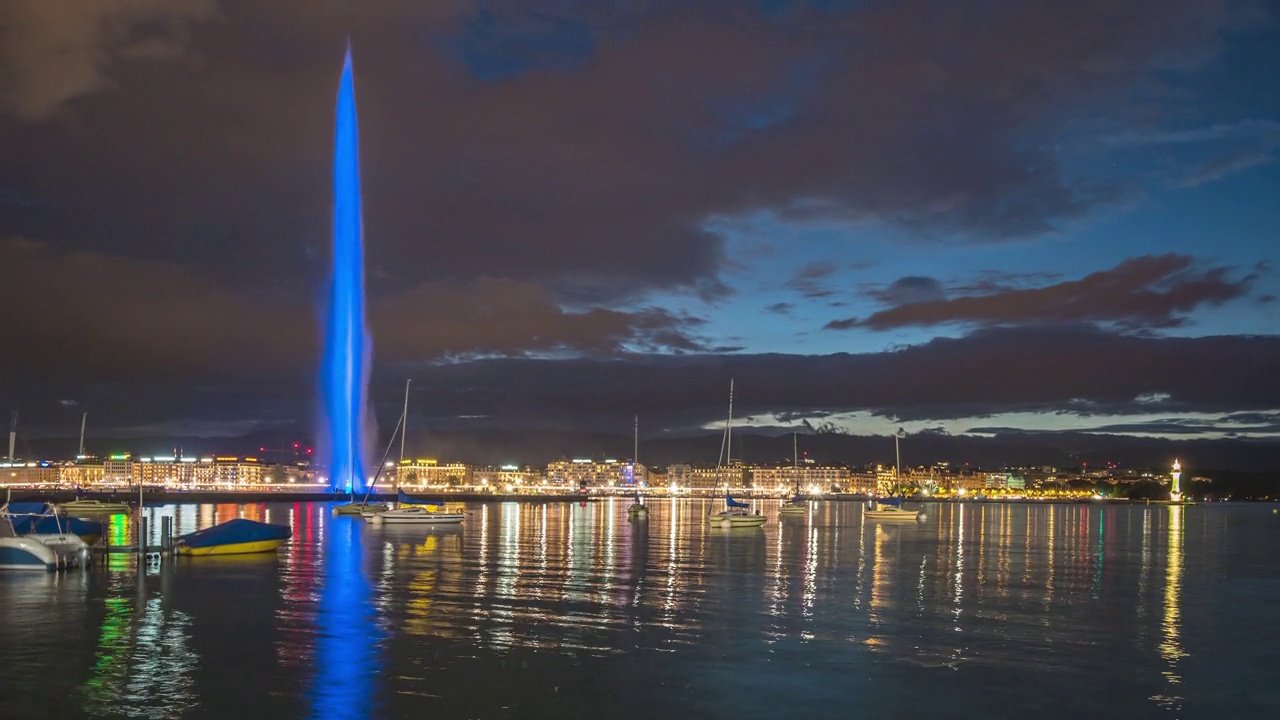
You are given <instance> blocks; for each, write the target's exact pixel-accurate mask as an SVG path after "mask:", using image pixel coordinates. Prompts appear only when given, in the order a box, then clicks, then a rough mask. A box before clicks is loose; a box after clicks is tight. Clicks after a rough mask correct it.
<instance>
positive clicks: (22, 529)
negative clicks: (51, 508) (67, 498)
mask: <svg viewBox="0 0 1280 720" xmlns="http://www.w3.org/2000/svg"><path fill="white" fill-rule="evenodd" d="M105 530H106V525H104V524H103V523H101V522H98V521H97V520H81V519H80V518H67V517H64V518H58V517H54V516H52V515H43V516H34V515H28V516H26V517H20V518H17V517H16V518H13V531H14V532H15V533H17V534H19V535H27V534H30V533H35V534H37V535H61V534H64V533H65V534H70V535H80V536H82V537H83V536H86V535H97V536H99V537H101V536H102V533H103V532H104V531H105Z"/></svg>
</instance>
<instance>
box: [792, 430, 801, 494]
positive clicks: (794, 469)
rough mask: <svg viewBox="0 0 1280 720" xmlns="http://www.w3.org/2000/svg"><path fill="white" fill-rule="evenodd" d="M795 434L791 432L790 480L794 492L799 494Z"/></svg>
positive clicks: (798, 465) (798, 467)
mask: <svg viewBox="0 0 1280 720" xmlns="http://www.w3.org/2000/svg"><path fill="white" fill-rule="evenodd" d="M798 447H799V445H797V444H796V434H795V433H794V432H793V433H791V480H792V482H794V483H795V486H796V494H797V495H799V494H800V452H799V450H797V449H796V448H798Z"/></svg>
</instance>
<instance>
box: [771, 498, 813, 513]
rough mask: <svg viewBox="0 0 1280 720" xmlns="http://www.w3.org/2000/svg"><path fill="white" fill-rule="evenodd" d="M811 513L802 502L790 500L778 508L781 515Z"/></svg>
mask: <svg viewBox="0 0 1280 720" xmlns="http://www.w3.org/2000/svg"><path fill="white" fill-rule="evenodd" d="M808 511H809V508H807V507H805V503H804V501H802V500H788V501H787V502H785V503H783V504H782V507H780V508H778V514H779V515H803V514H805V513H806V512H808Z"/></svg>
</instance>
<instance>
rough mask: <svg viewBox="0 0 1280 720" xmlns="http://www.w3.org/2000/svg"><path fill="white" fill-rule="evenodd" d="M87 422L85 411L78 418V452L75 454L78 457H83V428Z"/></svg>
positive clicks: (87, 415)
mask: <svg viewBox="0 0 1280 720" xmlns="http://www.w3.org/2000/svg"><path fill="white" fill-rule="evenodd" d="M88 422H89V412H88V411H87V410H86V411H85V413H84V414H83V415H81V416H80V452H79V453H77V455H78V456H79V457H84V426H85V424H86V423H88Z"/></svg>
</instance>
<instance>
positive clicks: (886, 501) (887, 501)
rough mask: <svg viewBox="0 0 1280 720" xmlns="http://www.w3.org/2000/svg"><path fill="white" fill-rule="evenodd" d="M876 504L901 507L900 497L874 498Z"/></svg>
mask: <svg viewBox="0 0 1280 720" xmlns="http://www.w3.org/2000/svg"><path fill="white" fill-rule="evenodd" d="M876 502H877V503H878V504H880V505H901V504H902V498H900V497H887V498H876Z"/></svg>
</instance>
